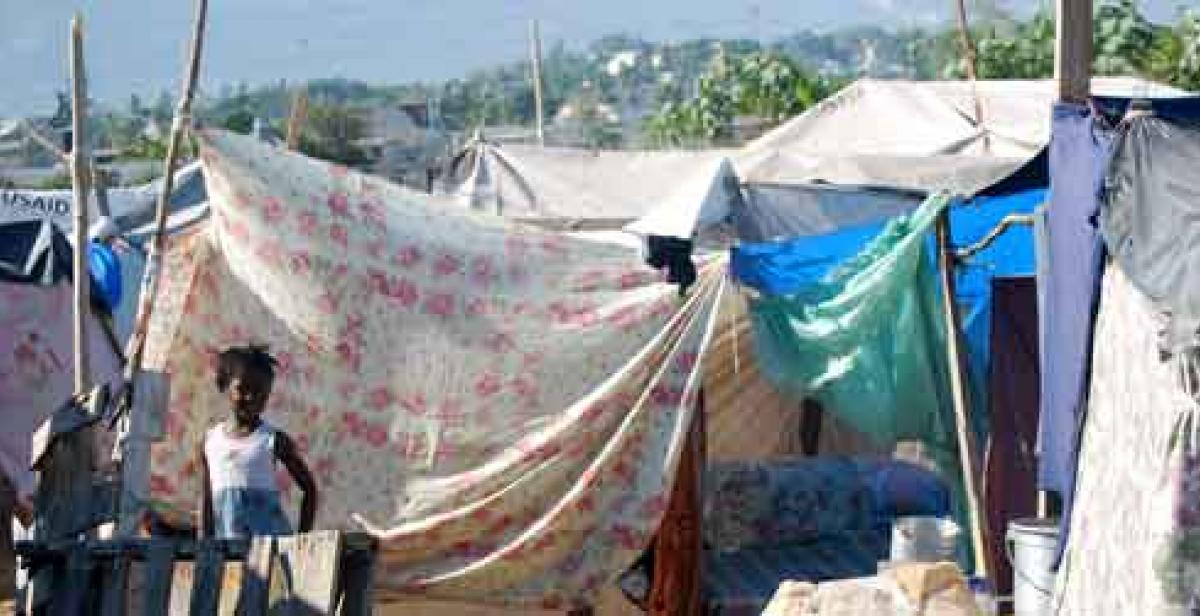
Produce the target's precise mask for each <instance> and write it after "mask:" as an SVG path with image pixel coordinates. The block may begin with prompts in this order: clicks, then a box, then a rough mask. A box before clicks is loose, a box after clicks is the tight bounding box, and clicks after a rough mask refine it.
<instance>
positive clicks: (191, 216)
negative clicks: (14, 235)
mask: <svg viewBox="0 0 1200 616" xmlns="http://www.w3.org/2000/svg"><path fill="white" fill-rule="evenodd" d="M162 184H163V182H162V179H161V178H160V179H158V180H155V181H154V182H151V183H149V184H146V185H144V186H137V187H132V188H110V189H108V191H107V193H108V201H109V207H110V209H111V212H110V213H111V215H112V217H111V218H110V219H109V220H108V223H109V224H107V225H105V226H104V228H103V229H102V233H101V234H102V235H103V236H104V237H103V238H100V239H103V240H104V243H105V248H104V250H105V251H107V253H108V254H111V255H114V256H115V257H116V259H115V265H117V267H115V268H111V269H110V271H111V272H112V275H115V276H119V280H120V282H119V286H120V288H121V289H122V290H123V292H122V293H119V294H117V295H116V296H113V299H119V302H118V303H117V304H116V305H115V306H112V313H113V314H112V317H113V330H114V334H115V335H116V337H117V339H118V340H119V341H120V342H121V343H122V344H123V343H124V342H125V341H126V340H127V339H128V338H129V336H130V335H131V334H132V331H133V321H134V318H135V316H136V315H135V313H136V311H137V302H138V291H139V290H140V288H141V280H142V273H143V271H144V268H145V261H146V255H145V250H144V248H143V247H144V245H145V244H146V242H147V241H148V240H149V238H150V235H151V233H153V218H154V212H155V209H156V207H157V203H158V195H159V194H160V193H161V192H162ZM73 202H74V197H73V195H72V194H71V191H69V190H32V189H11V190H8V189H0V222H3V221H12V222H20V221H43V220H45V221H50V222H52V223H53V224H54V225H55V226H56V227H57V228H58V229H59V230H61V231H62V233H64V234H66V236H67V237H68V238H69V237H70V236H71V229H72V227H73V225H74V221H73V219H72V216H71V212H72V204H73ZM88 205H89V207H88V209H89V220H92V221H98V220H100V216H99V213H98V212H97V211H96V201H95V199H94V198H91V199H89V200H88ZM207 216H208V204H207V202H206V196H205V192H204V177H203V174H202V173H201V170H200V164H199V163H194V164H190V165H187V166H186V167H184V168H183V169H181V170H179V171H177V172H176V173H175V183H174V186H173V189H172V192H171V198H170V199H169V200H168V219H167V233H168V234H171V235H174V234H179V233H182V232H184V231H185V230H187V229H189V228H191V227H192V226H194V225H197V224H199V223H201V222H202V221H204V220H205V219H206V217H207ZM97 231H101V228H100V226H99V225H93V229H92V230H91V232H92V235H93V239H97V238H96V237H95V236H96V233H97ZM110 265H113V264H110ZM110 288H111V285H110Z"/></svg>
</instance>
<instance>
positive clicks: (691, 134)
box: [645, 52, 839, 147]
mask: <svg viewBox="0 0 1200 616" xmlns="http://www.w3.org/2000/svg"><path fill="white" fill-rule="evenodd" d="M838 86H839V84H837V83H834V82H832V81H830V80H827V79H824V78H820V77H815V76H813V75H811V74H810V73H808V72H807V71H805V70H804V69H803V68H802V67H801V66H800V65H799V64H798V63H797V62H796V61H795V60H793V59H791V58H789V57H787V56H783V55H780V54H776V53H772V52H754V53H751V54H749V55H745V56H742V57H731V56H729V55H726V54H724V53H718V55H717V56H716V57H715V58H714V59H713V61H712V63H711V65H710V68H709V70H708V72H707V73H705V74H704V75H703V76H701V77H700V83H699V92H698V94H697V96H696V97H695V98H693V99H691V100H688V101H667V102H666V103H664V104H663V106H662V107H661V108H660V110H659V112H658V113H656V114H654V115H653V116H651V117H650V118H649V119H648V120H647V122H646V126H645V131H646V133H647V136H648V137H649V139H650V141H651V142H652V143H654V144H656V145H659V146H683V147H697V146H704V145H711V144H722V143H728V142H729V140H730V138H731V137H732V136H733V120H734V118H735V117H737V116H739V115H741V116H750V117H755V118H759V119H762V120H765V121H766V123H767V125H768V126H771V125H775V124H778V123H780V122H782V121H784V120H786V119H787V118H790V117H792V116H794V115H796V114H798V113H800V112H802V111H804V110H805V109H807V108H809V107H811V106H812V105H814V104H816V103H817V102H819V101H820V100H822V99H824V98H825V97H826V96H828V95H829V94H831V93H832V92H833V91H834V90H835V89H836V88H837V87H838Z"/></svg>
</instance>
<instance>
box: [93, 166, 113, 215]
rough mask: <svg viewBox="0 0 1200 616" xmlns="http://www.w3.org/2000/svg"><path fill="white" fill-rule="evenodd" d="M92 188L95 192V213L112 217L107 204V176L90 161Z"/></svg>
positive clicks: (110, 209)
mask: <svg viewBox="0 0 1200 616" xmlns="http://www.w3.org/2000/svg"><path fill="white" fill-rule="evenodd" d="M92 188H93V190H95V192H96V213H97V214H99V215H101V216H104V217H110V216H112V208H111V207H110V206H109V204H108V176H107V175H106V174H105V173H104V170H103V169H101V168H100V166H99V165H97V164H96V161H95V160H93V161H92Z"/></svg>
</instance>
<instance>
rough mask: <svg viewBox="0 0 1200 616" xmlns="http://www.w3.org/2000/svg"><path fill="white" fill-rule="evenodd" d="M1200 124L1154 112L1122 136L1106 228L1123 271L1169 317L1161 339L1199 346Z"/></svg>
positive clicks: (1171, 345)
mask: <svg viewBox="0 0 1200 616" xmlns="http://www.w3.org/2000/svg"><path fill="white" fill-rule="evenodd" d="M1197 160H1200V123H1196V122H1176V121H1171V120H1167V119H1164V118H1161V117H1158V116H1155V115H1149V114H1147V115H1142V116H1138V117H1134V118H1131V119H1129V120H1128V121H1127V122H1126V123H1125V125H1124V126H1123V127H1122V130H1121V131H1120V133H1119V136H1118V139H1117V144H1116V147H1115V149H1114V153H1113V163H1112V167H1111V168H1110V170H1109V175H1108V178H1107V181H1106V185H1105V193H1104V200H1103V205H1102V208H1101V217H1100V219H1101V230H1102V232H1103V234H1104V240H1105V243H1106V244H1107V245H1108V249H1109V252H1110V253H1111V254H1112V255H1113V256H1114V257H1115V258H1116V260H1117V261H1118V262H1119V263H1120V265H1121V269H1122V270H1124V272H1125V274H1126V275H1128V276H1129V279H1130V280H1131V281H1132V282H1133V283H1134V285H1135V286H1137V287H1138V289H1139V290H1141V291H1142V292H1143V293H1145V294H1146V295H1147V297H1149V298H1150V299H1151V300H1153V301H1154V303H1155V305H1156V306H1157V307H1158V308H1159V309H1160V310H1161V311H1162V312H1163V313H1164V314H1165V315H1167V322H1166V327H1165V329H1164V331H1163V332H1162V336H1161V339H1160V344H1161V348H1162V351H1163V352H1164V353H1165V354H1168V355H1174V354H1176V353H1179V352H1181V351H1183V350H1185V349H1191V348H1195V347H1200V282H1198V281H1197V278H1196V272H1197V271H1198V270H1197V268H1198V267H1200V250H1197V246H1200V221H1198V220H1197V217H1196V213H1197V208H1198V207H1200V201H1198V200H1197V197H1196V196H1197V195H1198V194H1200V177H1198V176H1197V174H1196V161H1197Z"/></svg>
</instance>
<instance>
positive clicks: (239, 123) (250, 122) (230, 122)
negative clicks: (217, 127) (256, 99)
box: [221, 109, 254, 135]
mask: <svg viewBox="0 0 1200 616" xmlns="http://www.w3.org/2000/svg"><path fill="white" fill-rule="evenodd" d="M221 127H222V128H224V129H225V130H229V131H233V132H235V133H241V134H243V135H249V134H250V131H252V130H254V114H253V113H250V112H249V111H248V110H246V109H237V110H235V111H233V112H232V113H230V114H229V115H227V116H225V119H224V120H222V121H221Z"/></svg>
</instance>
